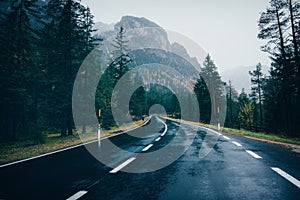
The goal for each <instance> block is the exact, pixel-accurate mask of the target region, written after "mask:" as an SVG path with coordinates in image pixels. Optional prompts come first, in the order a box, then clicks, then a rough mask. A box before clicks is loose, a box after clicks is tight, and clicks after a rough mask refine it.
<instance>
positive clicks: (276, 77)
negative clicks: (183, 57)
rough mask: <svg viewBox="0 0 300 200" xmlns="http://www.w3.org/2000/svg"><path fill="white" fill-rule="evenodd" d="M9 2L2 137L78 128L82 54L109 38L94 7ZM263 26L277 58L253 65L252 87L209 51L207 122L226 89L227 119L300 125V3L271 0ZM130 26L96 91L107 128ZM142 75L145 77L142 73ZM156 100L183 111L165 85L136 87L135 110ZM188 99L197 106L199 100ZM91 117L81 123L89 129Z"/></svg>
mask: <svg viewBox="0 0 300 200" xmlns="http://www.w3.org/2000/svg"><path fill="white" fill-rule="evenodd" d="M3 2H6V4H5V5H6V7H5V8H6V9H2V11H1V12H2V13H1V17H0V25H1V29H0V45H1V47H2V48H1V50H0V51H1V52H0V60H1V62H0V70H1V73H0V80H1V85H0V91H1V99H0V106H1V113H0V123H1V128H2V129H1V135H0V138H1V139H2V140H19V139H28V138H34V139H35V140H36V141H38V142H43V137H42V136H43V134H45V133H48V132H60V133H61V135H62V136H67V135H72V134H73V129H74V122H73V117H72V88H73V84H74V80H75V76H76V74H77V72H78V69H79V67H80V65H81V63H82V62H83V60H84V58H85V57H86V56H87V55H88V54H89V52H90V51H91V50H92V49H94V48H96V47H97V45H99V44H101V42H102V40H103V39H102V38H101V37H96V36H94V34H93V32H94V31H95V29H94V19H93V15H92V13H91V11H90V9H89V8H88V7H85V6H83V5H82V4H81V3H80V1H79V0H49V1H48V2H47V3H44V4H42V3H41V1H38V0H9V1H8V0H7V1H5V0H4V1H3ZM258 27H259V30H260V32H259V34H258V38H260V39H263V40H265V41H267V43H266V45H264V46H263V47H262V50H263V51H266V52H268V53H269V55H270V57H271V59H272V66H271V68H270V73H269V75H268V76H266V75H263V74H262V70H261V68H262V66H261V65H260V64H258V65H257V66H256V69H254V70H253V71H252V72H250V73H249V74H250V76H251V83H252V88H251V89H252V93H251V94H249V95H248V94H246V93H245V92H244V91H242V92H241V94H237V92H236V90H235V89H234V87H233V85H232V84H231V82H229V83H224V82H223V81H222V80H221V77H220V75H219V73H218V72H217V67H216V66H215V64H214V62H213V60H212V58H211V57H210V56H209V55H208V56H207V57H206V59H205V61H204V63H203V67H201V70H200V78H199V79H198V80H197V81H196V84H195V87H194V92H195V94H196V96H197V98H198V101H199V108H200V112H201V113H200V120H201V121H202V122H205V123H209V122H210V120H211V119H215V120H216V119H218V117H219V115H220V113H219V108H218V107H220V106H222V105H219V104H218V102H220V97H222V96H224V95H226V98H227V110H226V116H227V117H226V120H225V126H228V127H233V128H245V129H253V127H254V129H261V130H265V131H269V132H274V133H281V134H282V133H284V134H287V135H290V136H297V133H298V136H299V130H300V121H299V120H300V114H299V111H300V107H299V106H300V69H299V66H300V65H299V64H300V55H299V51H300V45H299V42H300V3H299V2H298V1H294V0H271V1H270V4H269V7H268V8H267V10H266V11H264V12H263V13H262V14H261V17H260V19H259V22H258ZM125 33H126V31H125V30H124V29H123V28H122V27H121V28H120V30H119V31H118V33H117V35H116V37H115V40H114V41H113V44H114V49H115V50H114V51H113V52H112V60H111V62H110V66H109V67H108V69H107V71H106V72H105V73H104V76H102V77H101V80H100V83H99V86H98V88H97V91H96V99H95V110H98V109H99V108H101V109H102V117H101V118H100V119H99V120H100V123H101V125H102V127H103V128H106V129H109V128H110V127H112V126H114V125H115V122H114V120H113V117H112V111H111V110H112V108H111V106H113V104H112V103H111V101H110V99H111V92H112V91H113V88H114V86H115V85H116V83H117V82H118V80H119V79H120V77H122V76H123V75H124V74H125V73H126V72H127V71H128V70H129V67H130V63H132V59H131V57H130V56H129V54H128V52H129V51H130V49H128V48H127V45H126V44H127V42H128V40H127V39H126V34H125ZM92 67H93V66H91V68H90V69H88V68H87V69H85V71H84V74H82V75H83V76H87V74H88V73H92V71H93V68H92ZM130 81H131V80H128V84H131V83H130ZM136 81H142V80H141V79H139V78H137V79H136ZM224 86H225V93H224V91H223V88H224ZM161 92H162V93H161ZM119 95H120V94H119ZM118 98H121V96H119V97H117V98H116V99H118ZM184 99H185V102H189V99H190V96H189V95H188V94H187V95H186V96H185V97H184ZM82 101H84V99H83V100H82ZM156 103H159V104H162V105H165V108H166V111H167V113H168V114H170V115H172V116H175V117H180V105H179V103H178V99H177V98H176V96H175V95H174V94H172V92H171V91H168V90H166V89H165V88H163V87H160V86H151V87H149V88H148V89H146V88H145V87H140V88H139V89H138V90H136V91H135V93H134V94H133V95H132V97H131V100H130V106H129V107H130V114H131V115H132V116H133V117H134V118H135V119H141V118H142V116H143V115H145V114H147V111H148V110H149V108H150V107H151V106H152V105H153V104H156ZM181 106H182V105H181ZM185 106H187V107H188V108H187V109H190V110H193V106H195V105H190V104H187V105H185ZM223 106H224V105H223ZM82 114H83V115H84V113H82ZM95 114H96V113H95ZM87 117H88V116H87ZM213 123H215V122H213ZM88 125H89V124H82V132H83V133H84V132H85V129H86V126H88Z"/></svg>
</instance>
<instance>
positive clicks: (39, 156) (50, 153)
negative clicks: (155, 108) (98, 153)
mask: <svg viewBox="0 0 300 200" xmlns="http://www.w3.org/2000/svg"><path fill="white" fill-rule="evenodd" d="M151 118H152V116H150V117H149V119H148V120H147V121H145V122H144V123H143V124H141V125H139V126H137V127H134V128H132V129H129V130H126V131H123V132H121V133H118V134H115V135H111V136H107V137H104V138H101V140H105V139H108V138H111V137H115V136H118V135H121V134H124V133H126V132H129V131H133V130H135V129H137V128H140V127H142V126H144V125H145V124H147V123H148V122H149V121H150V119H151ZM94 142H98V139H97V140H92V141H89V142H85V143H82V144H78V145H75V146H71V147H67V148H64V149H59V150H56V151H52V152H49V153H45V154H42V155H38V156H33V157H30V158H26V159H23V160H18V161H15V162H11V163H7V164H4V165H0V168H2V167H8V166H11V165H15V164H18V163H22V162H26V161H29V160H34V159H37V158H41V157H44V156H49V155H52V154H55V153H59V152H63V151H67V150H71V149H74V148H77V147H81V146H84V145H87V144H91V143H94Z"/></svg>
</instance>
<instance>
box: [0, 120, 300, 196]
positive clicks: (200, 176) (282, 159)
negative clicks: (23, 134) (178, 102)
mask: <svg viewBox="0 0 300 200" xmlns="http://www.w3.org/2000/svg"><path fill="white" fill-rule="evenodd" d="M180 126H182V127H184V128H185V131H187V132H188V131H189V130H195V131H197V134H196V135H195V138H194V139H193V142H192V144H191V146H189V148H187V149H185V151H184V153H183V155H182V156H180V157H179V158H178V159H177V160H176V161H175V162H173V163H172V164H170V165H168V166H167V167H164V168H162V169H159V170H156V171H153V172H148V173H127V172H124V171H126V170H127V171H128V170H130V169H131V168H133V169H134V168H136V169H139V168H143V169H148V167H149V166H148V164H149V163H148V164H147V162H145V161H144V160H143V159H144V157H143V155H146V154H147V153H150V152H155V151H157V150H161V149H163V148H164V147H166V146H168V145H169V146H170V145H174V144H172V140H174V137H175V136H176V135H177V134H178V129H179V127H180ZM147 127H152V128H149V132H147V131H144V132H145V133H144V134H145V135H146V136H147V137H144V138H133V137H132V136H129V135H128V134H126V133H125V134H120V135H118V136H115V137H111V138H109V139H104V140H102V141H101V142H102V144H103V143H105V141H106V140H109V141H111V142H112V143H113V144H115V145H117V146H118V147H120V149H123V150H126V151H128V152H129V153H124V152H123V151H121V150H120V152H117V151H113V152H110V151H107V152H106V153H105V155H102V156H104V157H105V158H107V160H108V161H109V162H110V163H109V166H107V165H104V164H102V163H100V162H99V161H98V160H97V159H96V158H95V157H93V156H92V155H91V154H90V153H89V152H88V151H87V150H86V148H85V147H84V146H79V147H76V148H73V149H69V150H65V151H61V152H59V153H54V154H51V155H47V156H43V157H41V158H37V159H32V160H29V161H25V162H20V163H18V164H13V165H9V166H4V167H0V188H1V189H0V199H78V198H80V199H298V198H299V197H300V182H299V181H298V180H300V157H299V154H297V153H294V152H291V151H290V150H288V149H286V148H285V147H283V146H280V145H275V144H270V143H266V142H262V141H256V140H252V139H248V138H243V137H237V136H233V135H228V134H226V135H225V134H218V133H216V132H214V131H211V130H208V129H205V128H203V127H196V126H191V125H187V124H179V123H177V122H173V121H169V120H166V122H165V124H164V122H162V121H161V120H159V118H157V117H155V116H154V117H152V118H151V121H150V122H149V123H147V124H146V125H145V126H144V127H141V128H147ZM153 127H157V128H156V130H157V131H154V132H153V131H152V132H150V130H152V129H153ZM146 130H147V129H146ZM187 134H188V133H187ZM207 134H215V136H217V139H218V140H217V142H216V144H215V145H212V147H213V148H212V150H211V151H210V152H209V154H208V155H207V156H205V157H204V158H199V152H200V150H201V148H203V147H205V146H208V144H207V142H208V143H209V140H207V137H205V136H206V135H207ZM180 138H181V139H182V142H180V140H181V139H180ZM205 138H206V139H205ZM208 139H209V138H208ZM185 140H186V138H185V137H183V136H182V137H179V140H178V141H177V143H176V145H177V146H180V145H183V144H184V142H185ZM204 141H205V142H204ZM205 143H206V144H205ZM87 146H88V147H89V149H97V148H98V143H97V142H93V143H90V144H88V145H87ZM164 156H165V155H163V156H157V157H156V159H155V160H154V161H153V162H152V163H157V162H161V161H163V160H164V159H167V158H166V157H164ZM146 164H147V165H146ZM150 165H151V164H150Z"/></svg>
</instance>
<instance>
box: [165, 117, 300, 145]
mask: <svg viewBox="0 0 300 200" xmlns="http://www.w3.org/2000/svg"><path fill="white" fill-rule="evenodd" d="M166 118H169V117H166ZM169 119H171V120H174V121H178V122H180V121H182V122H185V123H188V124H194V125H199V126H204V127H207V128H211V129H214V130H217V127H216V126H213V125H210V124H203V123H199V122H190V121H185V120H179V119H173V118H169ZM221 131H222V132H224V133H228V134H232V135H238V136H244V137H252V138H257V139H263V140H268V141H275V142H282V143H287V144H295V145H300V139H299V138H288V137H286V136H283V135H275V134H269V133H256V132H251V131H247V130H238V129H232V128H226V127H222V128H221Z"/></svg>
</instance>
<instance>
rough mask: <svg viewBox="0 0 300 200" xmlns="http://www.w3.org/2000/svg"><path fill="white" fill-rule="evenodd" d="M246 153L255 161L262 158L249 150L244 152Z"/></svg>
mask: <svg viewBox="0 0 300 200" xmlns="http://www.w3.org/2000/svg"><path fill="white" fill-rule="evenodd" d="M246 152H247V153H249V154H250V155H251V156H252V157H254V158H256V159H261V158H262V157H261V156H259V155H257V154H256V153H254V152H253V151H250V150H246Z"/></svg>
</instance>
